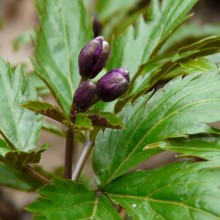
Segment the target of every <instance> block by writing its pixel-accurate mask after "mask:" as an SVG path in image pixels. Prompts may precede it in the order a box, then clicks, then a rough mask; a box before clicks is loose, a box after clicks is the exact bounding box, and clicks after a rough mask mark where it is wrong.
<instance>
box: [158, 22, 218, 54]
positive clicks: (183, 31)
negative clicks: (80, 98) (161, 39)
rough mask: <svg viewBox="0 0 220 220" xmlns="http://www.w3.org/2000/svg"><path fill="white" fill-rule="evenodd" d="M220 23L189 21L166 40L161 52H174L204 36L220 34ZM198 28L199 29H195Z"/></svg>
mask: <svg viewBox="0 0 220 220" xmlns="http://www.w3.org/2000/svg"><path fill="white" fill-rule="evenodd" d="M219 28H220V25H219V24H217V23H210V24H201V23H200V22H198V21H193V20H191V21H189V22H187V23H185V24H183V25H181V26H180V27H179V28H178V29H177V30H176V31H175V32H174V33H173V34H172V36H171V37H170V38H169V39H168V40H167V41H166V42H165V44H164V45H163V47H162V48H161V50H160V53H162V54H166V53H168V52H173V51H176V50H178V49H179V48H181V47H183V46H184V45H189V44H192V43H194V42H196V41H198V40H201V39H202V38H205V37H208V36H211V35H215V34H220V30H219ZM195 30H197V31H195Z"/></svg>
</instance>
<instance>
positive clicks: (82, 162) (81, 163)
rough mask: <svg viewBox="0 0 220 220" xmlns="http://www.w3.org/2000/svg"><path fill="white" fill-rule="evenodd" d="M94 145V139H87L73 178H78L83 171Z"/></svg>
mask: <svg viewBox="0 0 220 220" xmlns="http://www.w3.org/2000/svg"><path fill="white" fill-rule="evenodd" d="M93 146H94V142H93V141H90V140H86V142H85V144H84V147H83V151H82V153H81V155H80V158H79V160H78V161H77V163H76V166H75V168H74V170H73V173H72V180H73V181H77V180H78V178H79V176H80V174H81V172H82V169H83V167H84V165H85V163H86V160H87V158H88V157H89V154H90V152H91V151H92V148H93Z"/></svg>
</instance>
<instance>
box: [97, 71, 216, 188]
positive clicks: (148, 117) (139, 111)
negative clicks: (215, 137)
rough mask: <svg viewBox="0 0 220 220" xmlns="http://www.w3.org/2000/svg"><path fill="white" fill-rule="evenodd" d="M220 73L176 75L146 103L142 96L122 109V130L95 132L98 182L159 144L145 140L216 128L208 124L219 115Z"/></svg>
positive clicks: (109, 178) (104, 181)
mask: <svg viewBox="0 0 220 220" xmlns="http://www.w3.org/2000/svg"><path fill="white" fill-rule="evenodd" d="M219 85H220V74H219V73H206V74H192V75H189V76H186V77H185V78H183V79H182V77H178V78H176V79H175V80H172V81H170V82H169V83H168V84H166V85H165V87H163V88H162V89H160V90H158V91H157V92H156V93H155V94H154V95H153V96H152V97H151V99H150V100H149V101H147V103H145V102H146V101H145V99H146V98H145V97H143V98H142V99H140V101H139V102H138V103H134V105H130V106H127V107H126V108H125V109H124V110H123V111H122V113H121V117H122V118H123V120H124V121H123V122H124V125H125V129H124V130H110V129H107V130H106V131H105V133H102V132H100V133H99V134H98V136H97V141H96V146H95V148H94V151H93V152H94V155H93V156H94V158H93V165H94V170H95V175H96V180H97V183H98V185H100V186H101V187H103V186H105V185H106V184H107V183H109V182H110V181H112V180H113V179H115V178H116V177H118V176H120V175H121V174H122V173H124V172H125V171H127V170H128V169H130V168H132V167H134V166H136V165H137V164H139V163H140V162H142V161H144V160H145V159H147V158H149V157H150V156H152V155H155V154H157V153H159V152H160V151H161V150H159V149H149V150H143V148H144V147H145V146H147V145H149V144H153V143H156V142H160V141H164V140H166V139H168V138H177V137H185V136H187V135H189V134H198V133H210V132H216V130H215V129H212V128H211V127H210V126H208V125H207V123H208V122H214V121H217V120H219V119H220V111H219V108H220V90H219Z"/></svg>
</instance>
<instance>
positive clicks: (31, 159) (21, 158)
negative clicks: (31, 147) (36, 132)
mask: <svg viewBox="0 0 220 220" xmlns="http://www.w3.org/2000/svg"><path fill="white" fill-rule="evenodd" d="M48 147H49V145H48V144H44V145H42V146H41V149H40V150H37V151H28V152H22V151H10V152H8V153H7V154H6V155H5V156H4V157H5V159H6V160H8V161H11V162H12V163H13V164H17V165H19V166H25V165H27V164H30V163H39V161H40V158H41V153H42V152H44V151H45V150H47V148H48Z"/></svg>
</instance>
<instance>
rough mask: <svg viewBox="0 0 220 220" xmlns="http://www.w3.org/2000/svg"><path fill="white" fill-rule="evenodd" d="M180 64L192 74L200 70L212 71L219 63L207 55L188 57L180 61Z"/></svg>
mask: <svg viewBox="0 0 220 220" xmlns="http://www.w3.org/2000/svg"><path fill="white" fill-rule="evenodd" d="M180 66H181V67H183V69H185V71H186V72H188V73H190V74H192V73H198V72H210V71H214V70H216V69H217V65H216V64H215V63H213V62H211V60H209V59H207V58H205V57H199V58H197V59H187V60H185V61H183V62H180Z"/></svg>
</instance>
